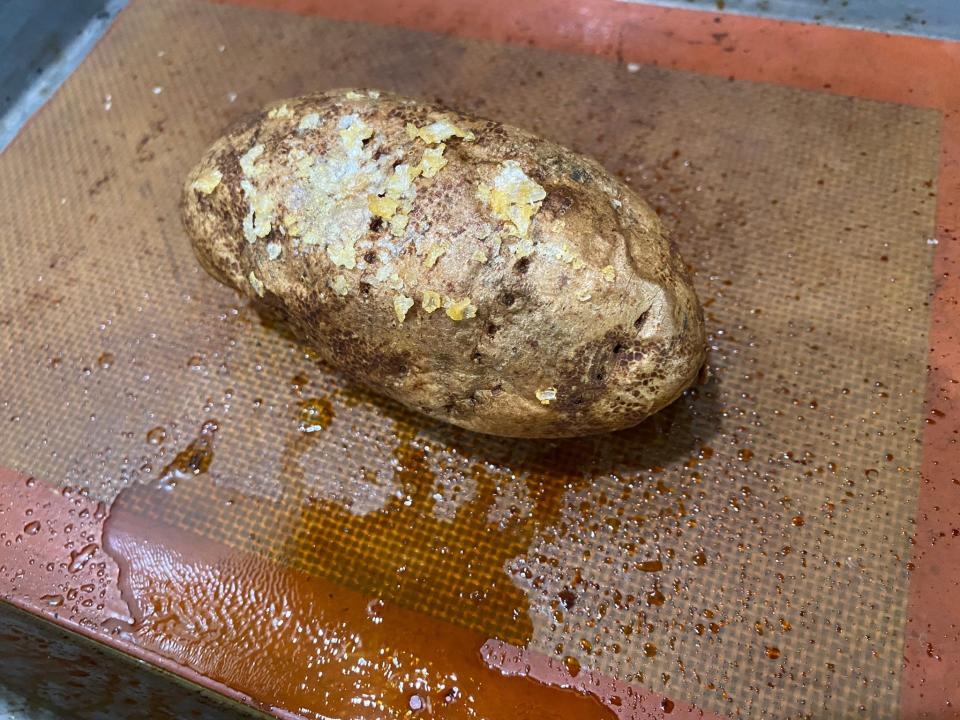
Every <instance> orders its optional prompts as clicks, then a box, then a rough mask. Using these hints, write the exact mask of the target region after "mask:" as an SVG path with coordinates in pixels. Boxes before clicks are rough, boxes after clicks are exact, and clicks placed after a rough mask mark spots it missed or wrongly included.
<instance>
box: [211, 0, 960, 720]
mask: <svg viewBox="0 0 960 720" xmlns="http://www.w3.org/2000/svg"><path fill="white" fill-rule="evenodd" d="M216 1H218V2H228V3H233V4H238V5H247V6H251V7H260V8H269V9H273V10H283V11H288V12H297V13H302V14H316V15H322V16H324V17H328V18H331V19H340V20H353V21H360V22H368V23H373V24H379V25H397V26H402V27H406V28H411V29H418V30H428V31H433V32H439V33H445V34H450V35H456V36H460V37H469V38H477V39H484V40H494V41H499V42H506V43H519V44H527V45H534V46H537V47H541V48H545V49H554V50H563V51H567V52H578V53H589V54H594V55H601V56H604V57H609V58H614V59H616V60H618V61H620V62H636V63H641V64H649V65H659V66H662V67H667V68H674V69H679V70H688V71H692V72H697V73H701V74H706V75H715V76H721V77H724V76H725V77H731V78H736V79H739V80H751V81H756V82H768V83H773V84H777V85H784V86H789V87H794V88H803V89H808V90H820V91H824V92H830V93H834V94H840V95H848V96H853V97H859V98H864V99H871V100H880V101H886V102H895V103H901V104H905V105H913V106H918V107H926V108H933V109H936V110H939V111H940V112H941V113H942V118H943V121H942V122H943V124H942V131H941V150H940V171H939V178H938V194H937V216H936V221H937V231H936V240H937V241H938V243H939V244H938V247H937V251H936V254H935V257H934V277H935V293H934V296H933V298H932V302H931V327H930V351H929V364H930V367H931V372H930V375H929V377H928V382H927V392H926V400H927V404H926V410H927V411H929V412H932V413H933V417H928V418H927V422H928V424H927V425H926V426H925V428H924V434H923V462H922V466H921V476H922V482H921V486H920V496H919V502H918V509H917V524H916V533H915V536H914V559H913V570H912V573H911V576H910V589H909V605H908V614H907V618H908V620H907V622H908V624H907V629H906V643H905V647H904V657H905V669H904V674H903V677H902V679H901V696H900V714H901V717H904V718H911V720H912V719H913V718H921V717H934V718H940V717H946V716H947V715H945V714H944V713H947V714H948V715H950V714H952V713H954V712H960V710H951V709H950V708H952V707H953V706H952V704H951V701H952V700H955V701H956V702H957V704H958V705H960V696H958V697H956V698H952V697H951V693H957V692H958V688H957V681H956V678H960V634H958V632H957V629H956V626H957V625H960V596H958V595H957V593H956V592H955V590H956V589H958V588H960V560H957V558H960V547H958V545H960V541H958V540H956V539H954V538H955V537H956V536H955V535H954V534H953V528H952V527H951V522H950V521H951V518H949V517H948V516H947V515H946V514H944V513H943V510H942V509H943V508H948V507H950V505H951V503H953V504H954V505H956V504H957V501H958V496H957V493H958V492H960V489H958V488H957V486H956V485H955V483H954V479H953V477H952V472H953V470H952V468H951V460H952V459H953V457H954V456H955V455H956V445H955V444H954V443H955V441H956V435H957V433H958V429H957V427H958V425H960V421H958V420H956V419H953V418H956V417H957V415H956V414H955V413H960V312H958V310H957V308H958V307H960V243H958V236H960V201H958V200H960V81H958V80H957V79H958V78H960V43H957V42H951V41H944V40H932V39H927V38H919V37H910V36H902V35H889V34H885V33H876V32H869V31H863V30H852V29H846V28H836V27H828V26H820V25H813V24H806V23H798V22H792V21H778V20H770V19H764V18H757V17H749V16H740V15H726V14H724V15H720V14H716V13H711V12H704V11H699V10H684V9H673V8H663V7H654V6H648V5H638V4H632V3H622V2H612V1H611V0H594V1H590V0H524V1H523V2H516V0H486V1H485V2H453V1H451V0H363V1H362V2H350V3H345V2H342V0H216ZM934 418H941V420H940V422H937V421H936V419H934ZM931 421H932V422H931ZM957 482H960V481H957ZM951 590H954V592H950V591H951ZM694 712H695V713H696V715H697V716H698V717H709V714H704V715H700V714H699V711H694ZM682 715H687V713H686V712H684V713H682ZM673 717H678V714H674V715H673Z"/></svg>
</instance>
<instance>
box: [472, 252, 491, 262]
mask: <svg viewBox="0 0 960 720" xmlns="http://www.w3.org/2000/svg"><path fill="white" fill-rule="evenodd" d="M470 259H471V260H473V261H474V262H478V263H485V262H486V261H487V260H489V259H490V258H489V256H488V255H487V251H486V250H475V251H474V253H473V255H471V256H470Z"/></svg>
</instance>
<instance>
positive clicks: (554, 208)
mask: <svg viewBox="0 0 960 720" xmlns="http://www.w3.org/2000/svg"><path fill="white" fill-rule="evenodd" d="M571 207H573V197H572V196H571V194H570V193H569V191H567V190H566V189H565V188H564V187H563V186H559V185H553V186H551V187H550V188H549V190H547V197H546V199H545V200H544V201H543V206H542V209H543V211H544V212H546V213H551V214H553V215H554V216H560V215H564V214H565V213H566V212H567V210H569V209H570V208H571Z"/></svg>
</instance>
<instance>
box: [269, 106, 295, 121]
mask: <svg viewBox="0 0 960 720" xmlns="http://www.w3.org/2000/svg"><path fill="white" fill-rule="evenodd" d="M267 117H268V118H271V119H273V118H279V119H281V120H287V119H289V118H292V117H293V110H291V109H290V108H288V107H287V106H286V105H285V104H284V105H281V106H280V107H275V108H273V109H272V110H271V111H270V112H268V113H267Z"/></svg>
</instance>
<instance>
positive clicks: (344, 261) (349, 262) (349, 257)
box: [327, 241, 357, 270]
mask: <svg viewBox="0 0 960 720" xmlns="http://www.w3.org/2000/svg"><path fill="white" fill-rule="evenodd" d="M327 256H328V257H329V258H330V260H331V262H333V264H334V265H338V266H339V267H345V268H347V269H348V270H351V269H353V268H355V267H356V266H357V250H356V248H354V246H353V243H352V242H349V241H347V242H342V243H337V244H334V245H328V246H327Z"/></svg>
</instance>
